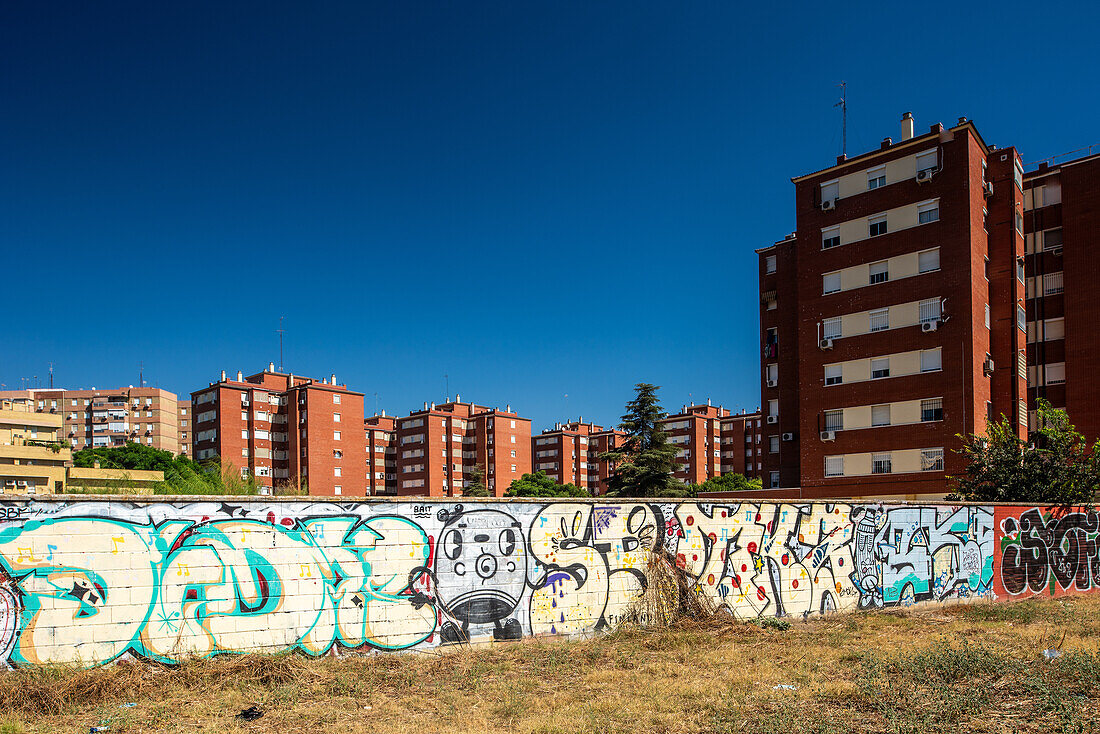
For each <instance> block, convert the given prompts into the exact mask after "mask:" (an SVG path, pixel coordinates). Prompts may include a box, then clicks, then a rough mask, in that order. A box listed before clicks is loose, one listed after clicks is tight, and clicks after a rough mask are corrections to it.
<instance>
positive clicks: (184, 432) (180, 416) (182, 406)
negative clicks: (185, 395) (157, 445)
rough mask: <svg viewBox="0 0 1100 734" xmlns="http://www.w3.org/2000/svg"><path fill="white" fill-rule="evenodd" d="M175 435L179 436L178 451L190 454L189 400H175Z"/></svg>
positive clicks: (190, 419) (185, 454)
mask: <svg viewBox="0 0 1100 734" xmlns="http://www.w3.org/2000/svg"><path fill="white" fill-rule="evenodd" d="M176 417H177V421H176V435H177V436H178V437H179V446H180V453H181V454H183V455H184V456H187V457H190V456H191V421H192V416H191V401H190V400H177V401H176Z"/></svg>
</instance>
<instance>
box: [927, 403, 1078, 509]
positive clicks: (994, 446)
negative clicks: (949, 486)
mask: <svg viewBox="0 0 1100 734" xmlns="http://www.w3.org/2000/svg"><path fill="white" fill-rule="evenodd" d="M1037 414H1038V421H1037V422H1038V425H1037V426H1036V430H1035V431H1034V432H1032V433H1031V434H1030V435H1029V436H1028V439H1027V440H1026V441H1025V440H1022V439H1021V438H1019V436H1018V435H1017V434H1016V426H1015V425H1014V424H1013V422H1012V421H1011V420H1010V419H1009V418H1004V417H1002V419H1001V420H1000V421H999V422H997V423H990V424H989V426H988V428H987V429H986V435H985V436H977V435H970V436H963V437H961V438H962V439H963V447H962V449H960V450H959V452H958V453H960V454H962V455H963V456H965V457H966V459H967V466H966V473H965V474H963V475H962V476H957V477H952V478H951V479H952V480H953V482H954V484H955V491H954V493H953V494H951V495H948V499H955V500H968V501H972V502H1033V503H1035V504H1043V505H1048V506H1055V505H1058V506H1080V505H1090V504H1091V503H1092V500H1093V497H1094V495H1095V493H1096V488H1097V485H1098V484H1100V456H1098V454H1097V445H1096V444H1093V445H1092V446H1089V445H1088V442H1087V441H1086V440H1085V437H1084V436H1082V435H1081V434H1080V433H1078V432H1077V429H1076V428H1074V426H1073V424H1072V423H1070V421H1069V416H1068V415H1067V414H1066V411H1064V410H1060V409H1057V408H1053V407H1051V405H1050V403H1049V402H1047V401H1046V400H1042V399H1040V400H1039V401H1038V405H1037Z"/></svg>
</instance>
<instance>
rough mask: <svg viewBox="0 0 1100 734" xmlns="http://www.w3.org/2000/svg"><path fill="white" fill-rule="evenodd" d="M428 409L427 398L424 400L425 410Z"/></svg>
mask: <svg viewBox="0 0 1100 734" xmlns="http://www.w3.org/2000/svg"><path fill="white" fill-rule="evenodd" d="M427 409H428V401H427V400H425V401H424V410H427Z"/></svg>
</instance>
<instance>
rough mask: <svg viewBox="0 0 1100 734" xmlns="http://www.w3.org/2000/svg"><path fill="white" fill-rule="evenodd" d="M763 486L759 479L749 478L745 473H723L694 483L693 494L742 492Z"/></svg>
mask: <svg viewBox="0 0 1100 734" xmlns="http://www.w3.org/2000/svg"><path fill="white" fill-rule="evenodd" d="M762 486H763V484H762V483H761V481H760V480H759V479H749V478H748V477H746V476H745V475H744V474H733V473H729V474H722V475H720V476H717V477H711V478H710V479H708V480H706V481H705V482H703V483H702V484H696V485H694V487H693V489H694V492H693V493H692V496H695V495H697V494H698V493H699V492H741V491H744V490H746V489H760V488H761V487H762Z"/></svg>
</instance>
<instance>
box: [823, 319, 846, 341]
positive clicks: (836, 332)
mask: <svg viewBox="0 0 1100 734" xmlns="http://www.w3.org/2000/svg"><path fill="white" fill-rule="evenodd" d="M840 323H841V321H840V317H839V316H834V317H833V318H829V319H825V320H824V321H822V322H821V336H822V338H824V339H839V338H840Z"/></svg>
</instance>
